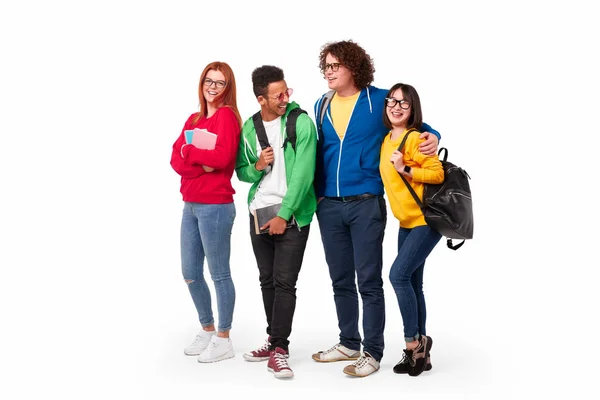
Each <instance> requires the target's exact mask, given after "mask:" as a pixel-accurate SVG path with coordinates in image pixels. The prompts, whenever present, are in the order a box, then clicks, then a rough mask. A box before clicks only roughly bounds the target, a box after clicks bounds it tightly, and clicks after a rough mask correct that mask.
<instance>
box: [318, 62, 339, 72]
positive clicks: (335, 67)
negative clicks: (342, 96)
mask: <svg viewBox="0 0 600 400" xmlns="http://www.w3.org/2000/svg"><path fill="white" fill-rule="evenodd" d="M340 65H342V63H331V64H325V66H324V67H323V69H322V70H321V71H323V73H325V72H327V70H328V69H329V68H331V72H338V70H339V69H340Z"/></svg>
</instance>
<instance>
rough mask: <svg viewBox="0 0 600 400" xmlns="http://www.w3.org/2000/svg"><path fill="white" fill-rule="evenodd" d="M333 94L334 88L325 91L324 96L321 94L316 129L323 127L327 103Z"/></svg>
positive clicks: (319, 129)
mask: <svg viewBox="0 0 600 400" xmlns="http://www.w3.org/2000/svg"><path fill="white" fill-rule="evenodd" d="M334 94H335V90H330V91H329V92H327V93H325V96H323V101H322V102H321V108H320V109H319V118H318V119H317V124H318V126H317V128H318V131H319V132H320V131H321V128H322V127H323V120H324V119H325V114H326V113H327V107H329V103H331V99H332V98H333V95H334Z"/></svg>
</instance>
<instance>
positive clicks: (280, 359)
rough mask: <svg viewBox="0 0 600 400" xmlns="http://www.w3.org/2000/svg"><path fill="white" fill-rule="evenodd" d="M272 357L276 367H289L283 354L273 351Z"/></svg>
mask: <svg viewBox="0 0 600 400" xmlns="http://www.w3.org/2000/svg"><path fill="white" fill-rule="evenodd" d="M273 357H274V358H275V364H277V368H279V369H283V368H289V367H290V366H289V365H288V362H287V358H286V357H285V354H281V353H275V354H274V355H273Z"/></svg>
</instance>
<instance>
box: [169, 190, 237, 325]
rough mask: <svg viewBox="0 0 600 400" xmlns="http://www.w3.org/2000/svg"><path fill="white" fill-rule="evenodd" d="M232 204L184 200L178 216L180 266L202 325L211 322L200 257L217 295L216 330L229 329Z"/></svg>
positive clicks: (233, 295) (230, 316)
mask: <svg viewBox="0 0 600 400" xmlns="http://www.w3.org/2000/svg"><path fill="white" fill-rule="evenodd" d="M234 219H235V204H234V203H228V204H201V203H190V202H185V204H184V206H183V217H182V219H181V269H182V272H183V279H185V281H186V282H187V284H188V288H189V290H190V294H191V295H192V300H193V301H194V305H195V306H196V310H197V311H198V318H199V320H200V324H201V325H202V326H203V327H207V326H210V325H213V324H214V323H215V320H214V318H213V312H212V305H211V296H210V290H209V289H208V285H207V284H206V280H205V279H204V258H205V257H206V262H207V264H208V270H209V272H210V277H211V279H212V281H213V282H214V285H215V290H216V294H217V311H218V315H219V325H218V328H217V329H218V331H219V332H225V331H228V330H230V329H231V321H232V319H233V307H234V305H235V288H234V286H233V281H232V280H231V272H230V268H229V255H230V253H231V229H232V228H233V221H234Z"/></svg>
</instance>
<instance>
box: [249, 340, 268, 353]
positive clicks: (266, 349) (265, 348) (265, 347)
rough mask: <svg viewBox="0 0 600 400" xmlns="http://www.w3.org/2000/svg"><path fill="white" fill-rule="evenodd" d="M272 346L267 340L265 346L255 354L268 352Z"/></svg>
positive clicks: (255, 351)
mask: <svg viewBox="0 0 600 400" xmlns="http://www.w3.org/2000/svg"><path fill="white" fill-rule="evenodd" d="M270 345H271V343H269V341H268V340H265V344H263V345H262V346H261V347H259V348H258V349H256V350H254V351H253V353H257V354H258V353H260V352H263V351H268V350H269V346H270Z"/></svg>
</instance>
